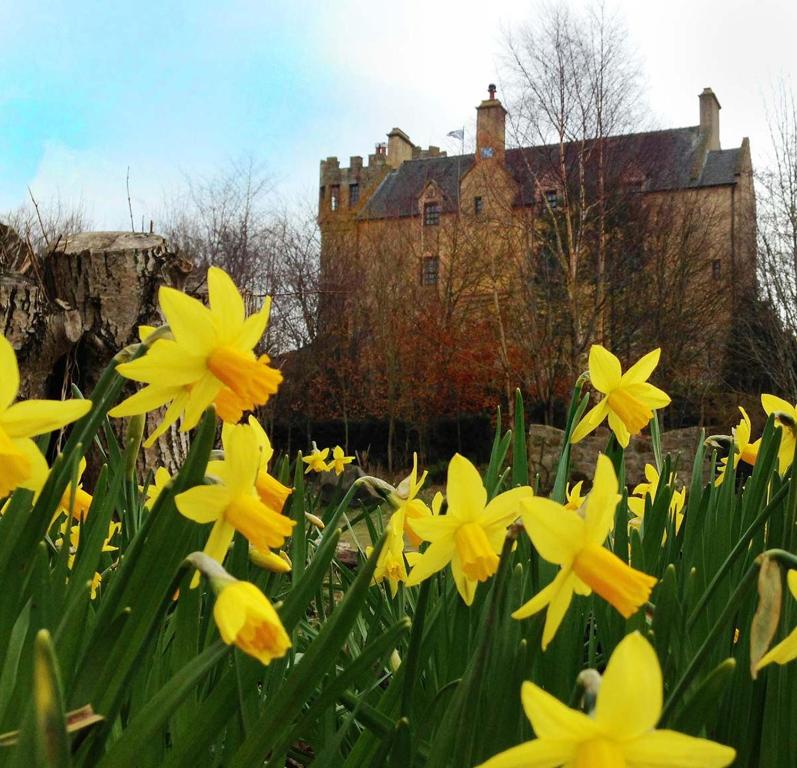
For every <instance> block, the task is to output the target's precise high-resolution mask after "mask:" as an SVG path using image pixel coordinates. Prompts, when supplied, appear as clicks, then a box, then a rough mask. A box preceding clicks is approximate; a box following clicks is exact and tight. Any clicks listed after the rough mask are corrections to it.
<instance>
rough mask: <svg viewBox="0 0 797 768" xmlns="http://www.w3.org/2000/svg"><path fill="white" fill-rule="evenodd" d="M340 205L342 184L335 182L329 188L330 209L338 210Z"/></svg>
mask: <svg viewBox="0 0 797 768" xmlns="http://www.w3.org/2000/svg"><path fill="white" fill-rule="evenodd" d="M339 205H340V184H333V185H332V186H331V187H330V188H329V210H331V211H337V210H338V206H339Z"/></svg>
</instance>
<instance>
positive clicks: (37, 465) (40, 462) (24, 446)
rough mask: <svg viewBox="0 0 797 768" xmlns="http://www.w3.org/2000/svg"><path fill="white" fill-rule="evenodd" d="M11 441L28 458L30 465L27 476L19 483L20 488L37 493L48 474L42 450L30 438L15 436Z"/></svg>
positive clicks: (48, 470)
mask: <svg viewBox="0 0 797 768" xmlns="http://www.w3.org/2000/svg"><path fill="white" fill-rule="evenodd" d="M13 442H14V447H15V448H16V449H17V451H19V453H21V454H22V455H23V456H24V457H25V458H26V459H27V460H28V463H29V465H30V471H29V472H28V476H27V477H26V478H25V479H24V480H23V481H22V482H21V483H20V484H19V485H20V487H21V488H27V489H28V490H29V491H34V492H36V493H38V492H39V491H40V490H41V489H42V487H43V486H44V483H45V482H46V481H47V476H48V475H49V474H50V467H49V466H47V459H45V458H44V456H42V452H41V451H40V450H39V449H38V448H37V447H36V443H34V442H33V440H31V439H30V438H27V437H22V438H17V439H15V440H14V441H13Z"/></svg>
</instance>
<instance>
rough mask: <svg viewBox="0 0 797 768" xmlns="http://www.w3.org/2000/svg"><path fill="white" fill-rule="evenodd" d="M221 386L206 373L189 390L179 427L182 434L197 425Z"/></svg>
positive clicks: (212, 376) (214, 378) (213, 377)
mask: <svg viewBox="0 0 797 768" xmlns="http://www.w3.org/2000/svg"><path fill="white" fill-rule="evenodd" d="M223 386H224V385H223V384H222V383H221V382H220V381H219V380H218V379H217V378H216V377H215V376H214V375H213V374H212V373H210V372H208V373H206V374H205V375H204V376H203V377H202V378H201V379H200V380H199V381H198V382H197V383H196V384H195V385H194V386H193V387H192V388H191V394H190V395H189V396H188V402H187V403H186V406H185V413H184V414H183V421H182V424H181V425H180V428H181V429H182V430H183V431H184V432H187V431H188V430H189V429H193V428H194V427H195V426H196V425H197V423H198V422H199V419H200V418H201V417H202V414H203V413H204V412H205V409H206V408H207V407H208V406H209V405H210V404H211V403H212V402H213V400H214V399H215V397H216V395H218V394H219V391H220V390H221V388H222V387H223Z"/></svg>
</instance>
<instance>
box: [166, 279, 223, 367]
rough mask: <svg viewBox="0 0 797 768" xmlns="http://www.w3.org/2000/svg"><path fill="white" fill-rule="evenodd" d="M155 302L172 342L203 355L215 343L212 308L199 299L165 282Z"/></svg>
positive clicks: (192, 352)
mask: <svg viewBox="0 0 797 768" xmlns="http://www.w3.org/2000/svg"><path fill="white" fill-rule="evenodd" d="M211 269H212V268H211ZM158 302H159V303H160V308H161V312H163V316H164V317H165V318H166V322H167V323H168V324H169V328H171V331H172V334H173V335H174V339H175V342H176V343H177V344H178V345H179V346H180V347H182V348H183V349H185V350H188V351H189V352H190V353H191V354H193V355H197V356H199V357H206V356H207V355H208V354H209V353H210V351H211V350H212V349H213V347H214V346H215V343H216V332H215V327H214V325H213V315H212V313H211V311H210V310H209V309H208V308H207V307H206V306H205V305H204V304H203V303H202V302H201V301H199V300H198V299H194V298H192V297H191V296H187V295H186V294H184V293H183V292H182V291H178V290H175V289H174V288H169V287H168V286H162V287H161V289H160V290H159V291H158ZM158 344H161V342H160V341H158V342H156V344H155V345H154V346H153V349H154V348H155V346H157V345H158Z"/></svg>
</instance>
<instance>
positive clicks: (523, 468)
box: [512, 389, 529, 487]
mask: <svg viewBox="0 0 797 768" xmlns="http://www.w3.org/2000/svg"><path fill="white" fill-rule="evenodd" d="M512 434H513V441H512V486H513V487H517V486H519V485H528V484H529V457H528V452H527V450H526V416H525V410H524V408H523V395H522V394H521V392H520V390H519V389H516V390H515V425H514V428H513V430H512Z"/></svg>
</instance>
